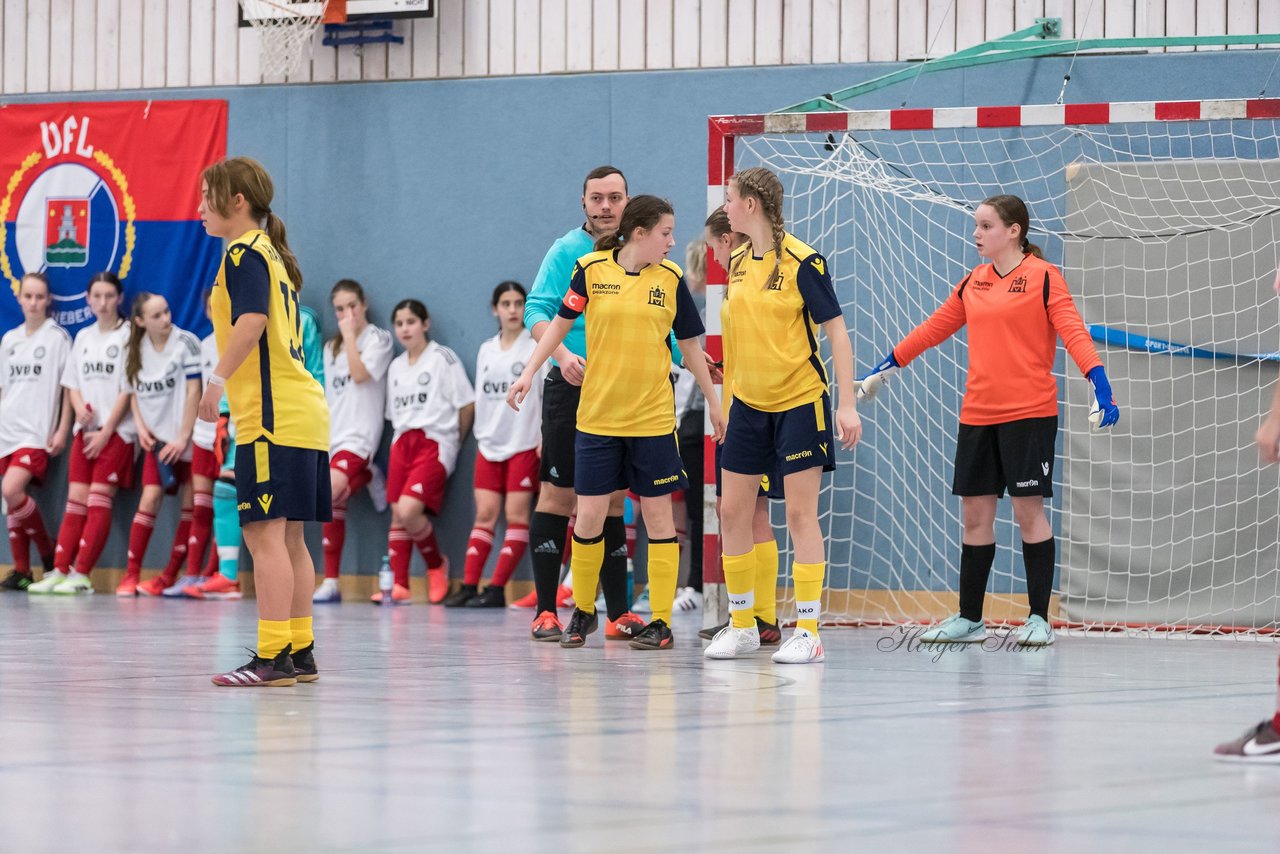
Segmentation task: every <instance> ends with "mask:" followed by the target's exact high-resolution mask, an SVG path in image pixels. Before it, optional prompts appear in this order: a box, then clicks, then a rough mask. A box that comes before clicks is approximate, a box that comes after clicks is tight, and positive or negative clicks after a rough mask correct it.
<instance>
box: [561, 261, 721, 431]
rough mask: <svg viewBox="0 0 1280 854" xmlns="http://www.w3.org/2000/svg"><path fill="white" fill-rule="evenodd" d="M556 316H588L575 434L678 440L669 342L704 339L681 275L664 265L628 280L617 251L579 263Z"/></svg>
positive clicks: (700, 323)
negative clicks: (674, 437)
mask: <svg viewBox="0 0 1280 854" xmlns="http://www.w3.org/2000/svg"><path fill="white" fill-rule="evenodd" d="M559 313H560V316H561V317H565V318H568V319H570V320H573V319H574V318H576V317H577V316H578V315H580V314H585V315H586V324H587V356H586V359H587V370H586V378H585V379H584V380H583V382H582V400H581V402H580V403H579V404H578V429H579V430H581V431H582V432H583V433H591V434H593V435H596V436H618V437H622V436H662V435H666V434H668V433H673V432H675V429H676V404H675V394H674V392H673V390H672V386H671V349H670V347H669V344H668V341H669V339H670V334H671V332H672V331H674V332H675V336H676V339H677V340H679V341H683V340H686V339H689V338H697V337H698V336H699V335H701V334H702V333H703V331H704V330H703V326H702V320H701V318H699V317H698V307H697V305H696V304H695V303H694V301H693V296H692V295H691V294H690V293H689V288H688V287H687V286H686V285H685V282H684V273H683V272H681V270H680V268H679V267H678V266H676V265H675V264H674V263H672V262H671V261H663V262H662V263H661V264H651V265H649V266H648V267H645V268H644V269H643V270H641V271H640V272H638V273H628V272H627V271H626V270H625V269H623V268H622V267H621V266H620V265H619V264H618V260H617V252H616V250H613V251H604V252H592V253H590V254H588V255H583V256H582V257H581V258H579V259H578V263H577V264H576V265H574V268H573V280H572V283H571V284H570V286H569V290H568V292H567V293H566V294H565V296H564V302H563V303H562V304H561V306H560V312H559Z"/></svg>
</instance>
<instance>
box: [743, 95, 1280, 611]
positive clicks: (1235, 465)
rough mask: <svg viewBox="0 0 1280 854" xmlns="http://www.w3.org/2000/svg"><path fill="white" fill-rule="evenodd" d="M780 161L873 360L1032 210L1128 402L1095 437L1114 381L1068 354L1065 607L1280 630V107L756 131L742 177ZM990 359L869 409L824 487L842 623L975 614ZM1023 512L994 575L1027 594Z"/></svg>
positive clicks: (952, 354)
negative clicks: (1279, 408) (1092, 414)
mask: <svg viewBox="0 0 1280 854" xmlns="http://www.w3.org/2000/svg"><path fill="white" fill-rule="evenodd" d="M754 165H764V166H767V167H769V168H770V169H773V170H774V171H775V172H777V173H778V174H779V176H780V177H781V178H782V181H783V183H784V185H785V186H786V189H787V211H786V214H787V220H788V224H789V225H788V227H789V228H790V229H791V230H792V231H794V232H795V233H796V235H797V236H799V237H800V238H802V239H803V240H805V241H807V242H808V243H810V244H811V245H812V246H814V247H816V248H817V249H818V250H819V251H821V252H823V253H825V254H826V255H827V257H828V259H829V262H830V269H831V270H832V273H833V276H834V277H835V283H836V290H837V293H838V295H839V297H840V299H841V302H842V304H843V306H844V310H845V318H846V322H847V324H848V326H849V330H850V334H851V336H852V338H853V341H854V348H855V352H856V359H857V363H858V369H859V372H865V371H866V370H868V369H869V368H870V367H871V366H872V365H874V364H875V363H876V361H877V360H878V359H879V358H880V357H881V356H882V355H883V354H884V353H885V352H887V351H888V349H889V347H891V346H892V345H894V344H895V343H896V342H897V341H899V340H900V339H901V338H902V336H904V335H905V334H906V333H907V332H908V331H910V330H911V328H912V327H913V326H914V325H915V324H917V323H919V322H920V321H921V320H923V319H924V318H925V317H926V316H928V314H929V313H930V312H931V311H933V309H934V308H935V307H936V306H937V305H938V304H940V303H941V302H942V300H943V299H944V298H945V297H946V295H947V293H948V292H949V290H950V289H951V288H952V287H953V286H954V284H955V283H956V282H958V281H959V280H960V279H961V278H962V277H963V276H964V275H965V273H966V272H967V271H968V270H969V269H970V268H971V267H972V266H974V265H975V264H977V263H978V262H979V258H978V256H977V254H976V252H975V251H974V248H973V242H972V236H971V235H972V230H973V219H972V210H973V208H974V206H975V205H976V204H977V203H978V202H980V201H981V200H982V199H983V198H985V197H987V196H989V195H992V194H995V193H998V192H1007V193H1014V194H1017V195H1019V196H1021V197H1023V198H1024V199H1026V200H1027V202H1028V205H1029V207H1030V209H1031V214H1032V233H1031V235H1030V236H1031V238H1032V240H1033V241H1034V242H1036V243H1038V244H1040V245H1041V246H1043V247H1044V249H1045V254H1046V257H1048V258H1049V259H1050V260H1051V261H1053V262H1055V263H1056V264H1058V265H1059V266H1060V267H1061V268H1062V270H1063V272H1064V274H1065V276H1066V280H1067V283H1068V285H1069V287H1071V289H1072V291H1073V293H1074V295H1075V299H1076V303H1077V305H1078V306H1079V307H1080V309H1081V312H1082V314H1083V317H1084V320H1085V322H1086V323H1088V324H1096V325H1097V326H1098V328H1099V329H1100V330H1102V331H1104V332H1107V334H1108V336H1109V337H1107V338H1106V343H1102V342H1100V343H1098V345H1097V346H1098V350H1099V353H1100V355H1101V356H1102V358H1103V361H1104V362H1105V363H1106V365H1107V369H1108V372H1109V373H1110V374H1111V376H1112V382H1113V384H1114V386H1115V390H1116V396H1117V398H1118V401H1119V403H1120V404H1121V408H1122V412H1123V416H1122V421H1121V424H1120V425H1119V427H1118V428H1117V429H1116V430H1115V431H1113V432H1112V433H1110V434H1104V435H1095V434H1091V433H1090V432H1089V431H1088V423H1087V421H1086V414H1087V407H1088V403H1089V388H1088V386H1087V384H1086V383H1085V381H1084V380H1083V379H1082V378H1081V376H1080V374H1079V371H1078V370H1077V369H1076V367H1075V365H1074V364H1072V363H1071V362H1070V361H1069V360H1064V359H1063V356H1062V353H1061V350H1059V357H1058V364H1057V368H1056V373H1057V376H1058V385H1059V389H1060V391H1061V394H1062V397H1061V400H1060V403H1061V414H1062V419H1063V420H1062V423H1061V429H1060V434H1059V435H1060V441H1061V444H1060V451H1059V456H1058V466H1057V468H1056V470H1055V472H1054V493H1055V497H1054V499H1053V500H1052V502H1051V503H1050V506H1051V518H1052V523H1053V527H1054V530H1055V533H1056V534H1057V537H1058V546H1059V575H1058V580H1057V584H1056V585H1055V591H1056V593H1057V594H1058V602H1057V605H1056V613H1057V615H1058V616H1059V617H1060V618H1061V619H1064V620H1066V621H1068V622H1069V623H1070V624H1073V625H1078V626H1086V627H1122V626H1125V627H1142V628H1163V629H1182V628H1185V629H1191V630H1199V631H1230V630H1233V629H1244V630H1248V631H1260V632H1272V631H1277V630H1280V513H1278V512H1277V507H1278V506H1280V477H1278V476H1277V470H1276V468H1275V467H1260V466H1259V462H1258V453H1257V450H1256V449H1255V448H1254V446H1253V434H1254V431H1255V430H1256V429H1257V427H1258V424H1259V422H1260V421H1261V419H1262V417H1263V416H1264V415H1265V413H1266V410H1267V406H1268V405H1269V400H1270V389H1271V387H1272V386H1273V384H1274V383H1275V382H1276V369H1277V362H1278V361H1280V354H1277V353H1276V350H1277V346H1278V343H1280V323H1278V322H1277V311H1276V295H1275V293H1274V292H1273V291H1272V282H1273V281H1274V279H1275V270H1276V265H1277V248H1278V247H1280V121H1277V120H1274V119H1255V120H1249V119H1237V120H1213V121H1186V122H1134V123H1114V124H1107V125H1092V126H1087V127H1064V126H1056V127H1055V126H1050V127H1038V128H1037V127H1023V128H951V129H947V128H940V129H932V130H866V131H857V132H853V133H849V134H847V135H845V136H843V137H837V138H832V139H828V138H827V137H826V136H825V135H824V134H780V133H778V134H764V135H759V136H749V137H741V138H739V141H738V145H737V157H736V158H735V167H736V168H739V169H741V168H744V167H746V166H754ZM1110 336H1114V338H1113V337H1110ZM1190 348H1196V349H1194V350H1192V349H1190ZM965 365H966V356H965V336H964V334H963V333H962V334H960V335H958V336H956V338H954V339H952V340H950V341H948V342H946V343H945V344H943V345H942V346H940V347H938V348H936V349H935V350H934V351H931V352H929V353H926V354H925V355H924V356H923V357H921V358H920V359H919V360H917V361H916V362H914V363H912V364H911V365H910V366H909V367H908V368H907V370H905V371H904V372H902V373H901V374H900V375H899V376H898V377H895V378H894V381H893V382H892V383H891V384H890V385H889V386H888V387H887V388H886V389H885V391H884V392H882V393H881V396H880V399H879V400H877V401H876V403H875V405H874V406H868V407H866V408H865V409H863V412H862V417H863V424H864V428H865V433H864V436H863V443H862V445H861V446H859V447H858V449H857V450H856V451H855V452H853V453H852V454H842V455H840V457H839V465H838V468H837V471H836V474H835V476H834V477H833V478H831V480H830V485H829V486H828V487H827V489H826V491H825V493H824V496H823V505H822V507H823V512H824V519H823V523H824V527H825V528H826V530H827V532H828V550H829V571H828V579H829V582H830V586H831V588H832V592H831V596H830V601H829V603H828V608H827V610H826V613H825V616H826V617H827V619H828V620H831V621H844V622H855V623H856V622H890V623H893V622H905V621H912V620H919V619H928V618H937V617H941V616H945V615H946V614H947V613H949V612H951V611H953V610H954V609H955V598H954V596H955V593H954V592H955V590H956V589H957V584H958V578H957V563H958V555H959V551H960V543H959V539H960V533H961V528H962V526H961V520H960V516H959V510H960V503H959V500H958V499H956V498H953V497H952V496H951V495H950V494H949V493H950V489H949V487H950V482H951V474H952V457H953V455H954V452H955V434H956V430H957V424H958V410H959V404H960V399H961V396H962V394H963V391H964V384H965V378H966V375H965ZM1010 516H1011V514H1010V511H1009V510H1008V508H1007V506H1004V507H1002V508H1001V510H1000V514H999V517H998V523H997V542H998V545H999V557H998V559H997V562H996V567H995V572H994V574H993V578H992V582H991V585H990V588H989V589H990V591H991V592H992V593H993V594H996V595H1003V596H1009V597H1014V596H1017V595H1019V594H1023V593H1024V591H1025V586H1024V582H1023V577H1024V576H1023V568H1022V559H1021V545H1020V540H1019V537H1018V533H1017V529H1016V526H1015V525H1014V524H1013V521H1012V519H1011V518H1010ZM774 521H775V523H777V522H780V521H782V520H781V511H780V509H779V510H777V511H775V519H774ZM783 578H784V583H786V582H785V579H786V575H784V576H783ZM1023 601H1024V602H1025V600H1023ZM1025 607H1026V606H1025V604H1022V605H1021V606H1017V604H1016V602H1014V603H1013V604H1012V605H1011V607H1010V608H1009V609H1006V610H1005V611H1004V614H1005V615H1007V616H1008V617H1009V618H1012V619H1019V618H1021V617H1022V616H1023V615H1025V613H1026V612H1025ZM791 613H794V612H793V611H792V609H791V605H790V603H789V602H788V603H787V604H786V606H785V607H784V608H783V609H782V612H781V614H782V616H783V617H784V619H786V618H787V617H788V616H789V614H791ZM989 616H992V617H995V618H996V619H1000V617H999V616H997V615H993V614H989Z"/></svg>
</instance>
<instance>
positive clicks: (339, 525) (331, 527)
mask: <svg viewBox="0 0 1280 854" xmlns="http://www.w3.org/2000/svg"><path fill="white" fill-rule="evenodd" d="M321 530H322V531H323V532H324V577H325V578H337V577H338V571H339V568H340V567H341V565H342V547H343V546H344V545H346V543H347V506H346V505H345V504H344V505H342V506H341V507H334V508H333V521H332V522H325V523H324V525H323V526H322V527H321Z"/></svg>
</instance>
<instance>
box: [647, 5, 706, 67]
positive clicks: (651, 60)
mask: <svg viewBox="0 0 1280 854" xmlns="http://www.w3.org/2000/svg"><path fill="white" fill-rule="evenodd" d="M684 5H686V6H688V7H689V8H691V9H693V10H694V11H695V12H696V11H697V8H698V4H697V3H685V4H684ZM644 7H645V9H644V62H645V64H644V67H645V68H674V67H675V64H676V63H675V55H676V39H677V37H678V36H677V34H676V28H675V3H674V2H673V0H647V2H646V3H645V4H644ZM693 20H694V22H695V23H694V27H693V31H692V32H689V31H688V28H687V27H686V30H685V32H683V33H680V34H679V37H680V38H682V39H683V41H682V42H681V44H680V47H681V49H683V50H685V51H688V49H689V45H690V44H693V45H694V51H693V57H694V62H695V64H696V63H697V58H698V51H697V38H698V27H697V23H696V22H697V18H696V17H695V18H694V19H693Z"/></svg>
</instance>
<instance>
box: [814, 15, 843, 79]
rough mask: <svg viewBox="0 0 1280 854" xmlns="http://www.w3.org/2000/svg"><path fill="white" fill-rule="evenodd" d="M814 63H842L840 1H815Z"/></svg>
mask: <svg viewBox="0 0 1280 854" xmlns="http://www.w3.org/2000/svg"><path fill="white" fill-rule="evenodd" d="M812 27H813V62H814V63H815V64H821V63H828V62H839V61H840V0H813V13H812Z"/></svg>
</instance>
